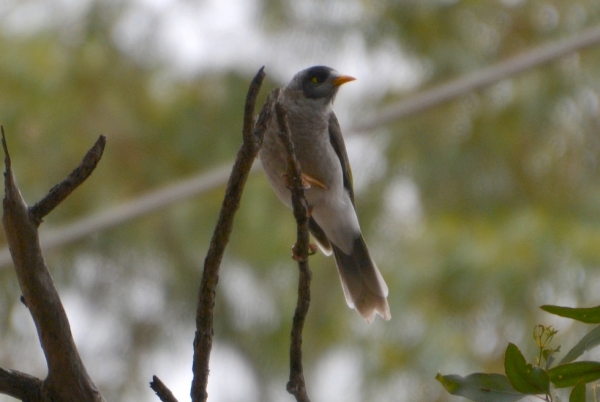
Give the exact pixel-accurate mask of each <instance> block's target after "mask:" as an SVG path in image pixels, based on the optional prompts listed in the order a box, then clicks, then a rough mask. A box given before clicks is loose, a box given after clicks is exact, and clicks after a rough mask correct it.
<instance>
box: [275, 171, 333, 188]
mask: <svg viewBox="0 0 600 402" xmlns="http://www.w3.org/2000/svg"><path fill="white" fill-rule="evenodd" d="M281 176H282V177H283V180H284V182H285V186H286V187H287V188H288V189H290V190H291V189H292V187H293V186H292V183H291V182H290V178H289V177H288V175H287V173H284V174H282V175H281ZM313 185H314V186H317V187H320V188H322V189H324V190H327V186H326V185H325V184H323V183H321V182H320V181H319V180H317V179H315V178H314V177H311V176H309V175H307V174H305V173H302V190H308V189H309V188H311V187H312V186H313Z"/></svg>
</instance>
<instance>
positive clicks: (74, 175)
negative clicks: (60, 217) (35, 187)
mask: <svg viewBox="0 0 600 402" xmlns="http://www.w3.org/2000/svg"><path fill="white" fill-rule="evenodd" d="M105 145H106V137H105V136H103V135H101V136H100V137H99V138H98V140H97V141H96V143H95V144H94V146H93V147H92V148H90V150H89V151H88V152H87V153H86V154H85V156H84V157H83V159H82V161H81V163H80V164H79V166H77V167H76V168H75V169H74V170H73V171H72V172H71V174H69V175H68V176H67V177H66V178H65V179H64V180H63V181H61V182H60V183H58V184H57V185H56V186H54V187H52V188H51V189H50V191H49V192H48V194H46V196H45V197H44V198H42V199H41V200H40V201H39V202H37V203H36V204H35V205H34V206H32V207H31V209H30V210H31V214H32V215H33V216H34V217H35V219H37V221H38V225H39V224H40V223H41V222H42V219H43V218H44V216H46V215H48V214H49V213H50V212H51V211H52V210H53V209H54V208H56V207H57V206H58V204H60V203H61V202H62V201H63V200H64V199H65V198H67V197H68V196H69V194H71V193H72V192H73V191H74V190H75V189H76V188H77V187H79V185H80V184H81V183H83V182H84V181H85V180H86V179H87V178H88V177H90V175H91V174H92V172H93V171H94V169H96V166H97V165H98V162H100V158H102V153H103V152H104V146H105Z"/></svg>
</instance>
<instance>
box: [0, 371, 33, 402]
mask: <svg viewBox="0 0 600 402" xmlns="http://www.w3.org/2000/svg"><path fill="white" fill-rule="evenodd" d="M41 388H42V380H40V379H39V378H36V377H33V376H30V375H29V374H25V373H21V372H20V371H16V370H8V369H4V368H1V367H0V393H2V394H6V395H9V396H12V397H13V398H17V399H20V400H22V401H31V402H33V401H41V400H42V398H41V396H40V390H41Z"/></svg>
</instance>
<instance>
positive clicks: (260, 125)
mask: <svg viewBox="0 0 600 402" xmlns="http://www.w3.org/2000/svg"><path fill="white" fill-rule="evenodd" d="M264 77H265V73H264V71H263V68H261V69H260V70H259V71H258V73H257V74H256V76H255V77H254V79H253V80H252V83H251V84H250V88H249V89H248V94H247V96H246V106H245V109H244V127H243V139H244V140H243V143H242V146H241V148H240V150H239V151H238V154H237V158H236V161H235V163H234V165H233V169H232V172H231V176H230V177H229V182H228V184H227V189H226V191H225V198H224V200H223V204H222V207H221V212H220V214H219V219H218V221H217V226H216V227H215V231H214V233H213V237H212V239H211V242H210V246H209V249H208V253H207V255H206V258H205V260H204V271H203V274H202V281H201V283H200V292H199V296H198V308H197V313H196V335H195V338H194V362H193V366H192V371H193V373H194V378H193V380H192V389H191V396H192V401H193V402H204V401H206V399H207V398H208V393H207V391H206V386H207V385H208V373H209V369H208V364H209V359H210V352H211V349H212V337H213V307H214V304H215V294H216V287H217V282H218V280H219V268H220V264H221V260H222V258H223V253H224V252H225V246H226V245H227V242H228V241H229V235H230V234H231V230H232V227H233V218H234V215H235V212H236V211H237V209H238V208H239V205H240V199H241V197H242V191H243V189H244V185H245V183H246V180H247V178H248V174H249V172H250V168H251V167H252V164H253V162H254V160H255V159H256V155H257V154H258V150H259V149H260V146H261V144H262V138H263V135H264V132H265V130H266V127H267V122H268V121H269V119H270V117H271V111H272V108H273V103H274V101H275V99H274V97H273V96H272V94H271V95H270V96H269V99H268V100H267V102H266V103H265V105H264V106H263V108H262V110H261V112H260V114H259V116H258V119H257V121H256V123H255V122H254V109H255V105H256V97H257V96H258V92H259V90H260V87H261V84H262V81H263V79H264Z"/></svg>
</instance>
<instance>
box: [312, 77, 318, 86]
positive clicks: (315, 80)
mask: <svg viewBox="0 0 600 402" xmlns="http://www.w3.org/2000/svg"><path fill="white" fill-rule="evenodd" d="M311 81H312V82H314V83H315V84H318V83H319V79H318V78H317V77H316V76H314V77H312V78H311Z"/></svg>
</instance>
